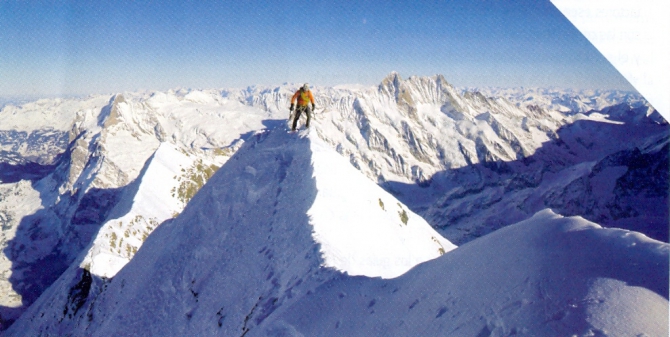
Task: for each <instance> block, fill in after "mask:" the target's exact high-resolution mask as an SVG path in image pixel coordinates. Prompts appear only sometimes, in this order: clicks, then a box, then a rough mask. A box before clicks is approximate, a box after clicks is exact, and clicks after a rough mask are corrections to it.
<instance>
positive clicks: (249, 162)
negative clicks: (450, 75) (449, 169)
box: [8, 127, 455, 336]
mask: <svg viewBox="0 0 670 337" xmlns="http://www.w3.org/2000/svg"><path fill="white" fill-rule="evenodd" d="M307 134H308V132H301V134H300V135H298V134H288V133H287V132H286V128H285V127H278V128H276V129H274V130H273V131H269V132H262V133H257V134H256V135H254V136H253V137H252V138H251V139H249V140H248V141H247V142H246V143H245V145H244V146H243V147H242V148H241V149H240V150H239V151H238V152H237V153H236V154H235V155H234V156H233V157H232V158H231V159H230V160H229V161H228V162H227V163H226V164H225V165H224V166H223V167H222V168H221V169H220V170H219V171H218V172H217V174H216V175H214V177H212V179H210V180H209V182H208V183H207V184H206V186H205V187H204V188H203V189H202V190H201V191H200V193H198V194H197V195H196V196H195V197H194V198H193V200H192V202H191V203H189V204H188V206H187V207H186V208H185V209H184V211H183V212H182V213H181V214H180V215H179V216H178V217H177V218H175V219H172V220H169V221H167V222H165V223H163V224H162V225H160V226H159V227H158V228H157V229H156V230H155V231H154V233H153V234H151V235H150V236H149V238H148V239H147V241H146V242H145V244H144V245H143V246H142V248H141V249H140V250H139V252H138V253H137V254H136V256H135V257H134V258H133V259H132V260H131V261H130V263H128V264H127V265H126V266H125V267H124V268H123V269H121V270H120V271H119V273H118V274H117V275H116V276H114V278H113V279H112V280H111V281H108V280H106V279H104V278H100V277H99V276H97V275H95V273H93V271H94V269H91V271H90V272H89V271H88V270H86V269H80V268H79V267H78V266H76V265H73V266H71V267H70V268H69V269H68V270H67V271H66V272H65V273H64V274H63V275H62V276H61V277H60V278H59V280H58V281H56V283H54V285H53V286H52V287H50V288H49V289H48V290H47V292H45V294H44V295H43V296H42V297H41V298H40V299H39V300H38V301H37V302H35V304H33V305H32V306H31V307H30V308H29V311H28V312H26V313H25V314H24V315H23V316H22V317H23V318H25V320H23V319H22V320H20V321H18V322H17V323H16V324H15V325H13V326H12V328H11V330H9V331H8V333H9V334H10V335H17V336H18V335H33V334H35V333H46V334H57V335H60V334H73V335H91V334H93V335H110V334H111V335H118V334H121V335H126V334H129V333H132V334H140V335H146V334H149V335H157V334H158V335H183V334H192V333H195V334H197V335H200V334H205V335H210V334H213V333H214V334H216V333H223V334H226V335H231V334H240V333H244V332H245V331H247V330H251V329H254V327H255V326H257V325H259V324H260V323H262V321H263V320H264V319H266V318H267V317H269V316H270V315H271V314H272V313H273V312H274V311H275V310H279V309H280V308H281V307H282V306H283V305H284V304H286V303H292V302H293V301H295V300H296V299H297V298H299V297H301V296H302V295H304V294H305V293H306V292H307V291H309V290H310V289H313V288H314V287H316V286H317V285H318V284H321V283H322V282H324V281H325V280H327V279H330V278H332V277H333V276H335V275H340V274H339V273H337V272H336V270H337V271H341V272H344V273H347V274H352V275H366V276H371V277H378V276H382V277H389V276H398V275H400V274H402V273H404V272H406V271H407V270H408V269H410V268H411V267H413V266H415V265H416V264H418V263H420V262H423V261H426V260H428V259H433V258H436V257H439V256H441V255H443V254H445V253H447V252H448V251H450V250H452V249H454V248H455V246H454V245H452V244H451V243H449V241H447V240H445V239H444V238H442V237H441V236H440V235H439V234H438V233H437V232H435V231H434V230H433V229H432V228H430V226H429V225H428V224H427V223H426V222H425V221H423V220H422V219H421V218H420V217H418V216H416V215H415V214H413V213H412V212H411V211H409V210H408V209H407V208H406V207H404V206H403V205H402V204H400V203H399V202H398V201H397V200H395V199H394V198H393V197H392V196H391V195H390V194H388V193H387V192H385V191H384V190H382V189H381V188H380V187H378V186H377V185H375V184H374V183H373V182H371V181H369V180H367V179H365V178H363V177H362V176H361V174H360V173H359V172H358V171H356V170H354V169H353V168H351V167H350V166H348V164H347V163H346V161H345V160H344V159H342V158H340V156H339V155H338V154H337V153H336V152H335V151H333V150H332V149H329V148H328V147H327V146H325V145H324V144H323V143H321V142H322V141H321V140H320V139H318V138H317V137H315V136H308V135H307ZM157 157H158V156H157ZM326 168H327V169H326ZM354 184H355V185H357V186H358V187H359V189H357V190H356V191H352V190H350V187H351V186H352V185H354ZM351 193H356V194H357V195H356V196H355V197H353V198H354V199H350V200H347V199H346V196H347V195H350V194H351ZM361 201H363V202H361ZM382 203H383V204H382ZM100 235H102V231H101V234H100ZM342 238H344V239H345V240H344V241H343V240H341V239H342ZM87 258H88V257H86V258H85V260H84V261H86V259H87ZM147 287H149V288H151V289H153V290H150V291H147V289H148V288H147ZM168 298H170V301H171V302H172V301H175V300H176V301H177V302H172V305H166V304H159V303H161V302H163V301H165V300H167V299H168ZM157 305H158V306H160V307H161V308H163V309H161V310H164V311H163V314H160V315H154V314H151V312H153V310H154V309H155V308H156V306H157ZM184 310H186V311H185V312H184ZM147 315H149V316H147ZM109 319H111V320H109ZM212 319H214V320H212ZM150 321H151V323H150ZM204 322H207V323H206V324H205V323H204ZM183 324H186V325H183ZM196 326H200V328H198V329H201V330H200V331H199V332H196V330H192V329H193V327H196Z"/></svg>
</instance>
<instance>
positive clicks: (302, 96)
mask: <svg viewBox="0 0 670 337" xmlns="http://www.w3.org/2000/svg"><path fill="white" fill-rule="evenodd" d="M296 99H297V100H298V106H297V107H296V106H295V103H296ZM310 103H312V106H310V105H309V104H310ZM294 108H295V117H293V127H292V128H291V131H295V127H296V126H297V125H298V119H299V118H300V114H302V113H303V112H304V113H305V114H307V123H305V127H309V121H310V119H311V117H312V111H314V109H316V105H315V104H314V96H312V92H311V91H309V86H308V85H307V83H305V85H303V86H302V87H301V88H300V90H298V91H296V92H295V94H294V95H293V98H291V112H293V109H294Z"/></svg>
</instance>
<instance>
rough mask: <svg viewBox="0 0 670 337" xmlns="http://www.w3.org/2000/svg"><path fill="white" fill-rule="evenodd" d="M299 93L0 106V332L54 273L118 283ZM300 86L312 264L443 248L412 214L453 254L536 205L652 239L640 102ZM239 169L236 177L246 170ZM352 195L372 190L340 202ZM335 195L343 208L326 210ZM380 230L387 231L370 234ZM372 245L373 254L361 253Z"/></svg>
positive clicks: (368, 266)
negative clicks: (306, 112) (305, 114)
mask: <svg viewBox="0 0 670 337" xmlns="http://www.w3.org/2000/svg"><path fill="white" fill-rule="evenodd" d="M298 87H299V85H297V84H284V85H281V86H278V87H262V86H250V87H248V88H245V89H216V90H194V89H179V90H169V91H167V92H136V93H122V94H118V95H113V96H109V95H108V96H102V95H98V96H90V97H86V98H79V99H43V100H39V101H36V102H30V103H25V104H16V105H7V106H4V107H3V108H2V110H0V180H1V181H2V183H0V230H1V232H0V234H1V235H0V249H2V251H1V252H2V254H0V294H1V295H2V296H0V300H1V301H0V320H2V322H0V324H2V326H0V329H4V328H5V327H6V326H7V325H8V324H9V323H11V321H12V320H13V319H15V318H17V317H18V316H19V315H21V313H22V312H23V311H24V310H26V308H27V307H28V306H30V305H31V303H33V301H35V300H37V298H38V297H39V296H40V295H41V294H42V292H43V291H44V290H45V289H47V288H48V287H49V286H50V285H51V284H52V283H53V282H54V281H56V279H58V278H59V276H61V274H63V272H65V271H66V270H69V271H68V272H66V274H63V277H65V279H67V280H68V281H67V282H70V281H72V282H75V280H77V281H76V282H75V283H72V284H70V283H68V285H67V286H64V288H63V287H61V288H60V289H73V288H72V287H75V286H76V289H80V288H81V289H83V288H85V287H83V286H82V285H77V284H79V281H81V282H83V284H86V283H87V282H89V281H88V280H90V282H92V283H95V284H97V283H96V282H98V281H100V280H105V279H108V278H112V279H117V276H116V275H117V272H119V271H122V270H124V268H125V267H124V266H125V265H126V264H127V263H128V262H129V261H131V260H132V259H133V258H134V256H135V254H136V253H137V251H138V249H140V247H141V246H142V245H143V243H144V241H146V240H149V241H151V239H150V238H151V235H150V234H151V232H152V231H153V230H154V229H156V228H160V227H159V226H158V225H159V224H161V223H164V224H166V225H167V224H170V223H171V221H173V220H170V219H172V218H174V217H176V216H177V215H178V214H179V213H181V212H182V211H183V208H184V206H185V205H187V204H188V203H189V201H190V200H191V198H192V197H193V196H194V195H195V194H196V192H197V191H198V189H199V188H200V187H201V186H203V185H204V184H205V183H206V182H207V181H208V179H209V178H210V177H211V176H212V174H213V172H214V171H216V169H217V168H218V167H220V166H221V165H223V164H225V163H226V162H227V161H229V160H230V158H231V156H233V155H234V154H235V153H236V151H238V149H240V148H244V149H247V148H248V146H256V147H259V146H260V144H261V143H260V142H259V141H261V140H262V139H265V138H264V137H265V136H258V135H259V133H258V131H259V130H262V129H276V128H278V127H282V126H283V125H285V123H286V118H287V117H288V115H289V111H288V107H289V100H290V97H291V95H292V94H293V93H294V92H295V90H296V89H297V88H298ZM312 91H313V93H314V96H315V99H316V103H317V104H316V105H317V110H316V112H315V115H314V120H313V123H312V130H311V132H313V134H311V135H310V151H311V157H310V158H312V159H315V158H316V159H315V160H314V162H313V165H312V166H311V169H312V170H313V171H314V172H317V171H321V172H325V173H315V175H314V177H315V180H314V184H315V186H316V187H315V188H316V189H317V190H318V191H319V192H318V193H317V196H320V197H317V198H315V199H314V205H313V207H312V208H310V213H309V214H308V215H307V217H308V218H309V219H311V220H310V221H312V220H313V221H314V224H315V225H314V228H315V229H316V228H321V229H322V230H323V231H321V232H319V231H316V230H315V232H314V233H315V235H314V236H313V237H312V239H313V240H315V241H314V242H316V244H317V245H319V247H321V248H324V250H323V251H322V252H323V254H322V257H321V258H322V261H321V262H320V263H319V265H323V266H328V267H331V268H332V269H336V270H341V271H346V272H347V273H349V274H356V275H359V274H361V275H371V276H382V277H392V276H397V275H399V274H401V273H403V272H405V271H406V270H407V269H408V268H410V267H411V266H413V265H414V264H415V263H417V261H420V260H424V259H425V258H428V257H429V256H433V254H435V253H436V252H437V253H441V252H442V251H445V252H446V251H448V250H449V245H447V244H445V242H443V241H441V240H442V239H441V238H440V237H439V236H434V235H433V234H430V233H432V232H431V231H428V232H426V231H425V230H423V229H421V230H418V229H417V228H424V227H425V226H418V227H416V226H414V225H412V224H417V223H423V221H422V220H419V219H420V218H419V217H418V216H416V215H415V213H416V214H419V215H421V216H422V217H423V218H424V219H426V221H428V223H429V224H430V225H431V226H432V227H433V228H434V229H436V230H437V231H438V232H439V233H440V234H442V235H444V236H445V237H447V238H448V239H449V240H450V241H451V242H454V243H457V244H463V243H466V242H469V241H472V240H474V239H476V238H477V237H480V236H483V235H487V234H488V233H491V232H493V231H495V230H497V229H499V228H502V227H505V226H508V225H510V224H513V223H515V222H518V221H522V220H524V219H528V218H529V217H531V216H532V215H533V214H535V213H536V212H538V211H540V210H543V209H545V208H552V209H553V210H554V211H555V212H557V213H559V214H561V215H566V216H571V215H578V216H583V217H584V218H587V219H588V220H590V221H594V222H597V223H599V224H601V225H604V226H606V227H621V228H626V229H632V230H638V231H641V232H644V233H645V234H647V235H649V236H651V237H653V238H656V239H659V240H662V241H667V223H668V209H667V207H665V206H666V205H667V201H668V193H667V191H668V181H669V180H670V179H668V175H667V171H668V166H667V163H668V160H667V158H668V153H669V152H668V150H667V147H668V146H669V144H670V132H669V131H668V130H669V129H668V124H667V121H665V120H663V118H662V117H660V116H659V115H658V113H657V112H656V111H655V110H654V109H653V108H651V107H650V106H649V105H648V104H647V103H646V102H644V100H643V99H641V97H639V95H635V94H630V93H617V92H605V91H593V92H588V91H580V92H571V91H564V90H548V89H514V90H497V91H496V90H488V91H487V90H486V89H478V90H466V91H463V90H462V89H456V88H454V87H453V86H451V85H450V84H449V83H448V82H447V81H446V79H444V77H442V76H440V75H436V76H431V77H416V76H412V77H409V78H407V79H403V78H401V77H400V75H399V74H398V73H392V74H390V75H389V76H388V77H387V78H385V79H383V80H382V81H381V83H380V85H378V86H373V87H364V86H353V85H346V86H336V87H332V88H326V87H320V86H318V85H315V86H313V88H312ZM263 134H264V133H263ZM257 137H260V138H259V139H256V138H257ZM268 139H270V138H268ZM248 142H252V143H253V144H256V145H251V144H247V143H248ZM318 144H320V145H318ZM321 147H322V148H323V149H322V150H324V151H321V150H320V148H321ZM327 148H330V149H334V150H335V151H336V152H337V153H339V155H340V156H342V157H344V159H342V158H338V160H337V161H333V162H332V163H331V162H330V160H331V159H334V158H336V157H334V156H332V154H333V153H332V152H328V151H329V150H328V151H326V149H327ZM247 152H249V151H247ZM322 154H325V155H323V156H322ZM318 158H322V159H318ZM312 159H310V160H312ZM238 160H239V159H238ZM343 160H344V162H343ZM326 162H327V163H328V164H324V163H326ZM346 162H348V163H349V164H347V163H346ZM247 166H248V167H244V168H243V169H244V170H243V171H241V172H244V173H243V175H244V176H245V177H247V176H248V177H249V178H250V179H251V177H252V176H253V175H254V174H259V172H261V171H259V170H258V167H257V165H256V166H255V165H247ZM331 167H332V168H335V167H337V172H340V173H341V174H342V175H344V176H346V177H348V178H346V179H340V180H338V181H337V182H335V181H330V180H324V179H319V178H318V177H323V176H329V175H330V170H331ZM269 169H270V171H272V170H274V169H276V168H269ZM356 171H358V172H360V173H362V174H363V175H364V176H366V177H367V178H369V180H365V179H363V178H362V177H361V176H360V175H358V174H353V173H352V172H356ZM344 172H349V173H346V174H345V173H344ZM350 173H351V174H350ZM370 182H376V183H377V185H378V186H379V187H381V188H383V189H384V191H385V192H384V191H381V192H384V193H390V194H384V193H381V192H379V191H380V190H378V188H377V185H375V184H372V185H370ZM329 183H330V185H329ZM331 185H333V186H331ZM345 186H346V188H345ZM358 189H361V190H365V191H368V192H370V191H372V192H374V193H372V192H370V193H372V194H374V195H376V196H374V197H372V196H370V195H371V194H369V193H361V194H360V195H358V194H357V195H355V196H351V193H349V192H350V191H351V190H358ZM258 190H259V191H265V190H264V189H263V188H260V187H259V188H258ZM245 191H246V190H245ZM338 191H339V192H338ZM283 192H285V190H283ZM283 192H282V193H283ZM378 192H379V193H378ZM245 193H246V192H245ZM258 193H261V192H258ZM263 193H264V192H263ZM326 195H330V198H324V196H326ZM394 198H395V199H398V201H394ZM238 199H239V198H236V199H234V200H233V201H231V202H232V204H233V205H236V202H238V201H239V200H238ZM324 200H328V202H324ZM336 201H339V203H337V205H338V207H339V208H337V209H340V208H345V209H346V211H340V212H335V214H329V213H328V212H331V211H332V210H333V209H335V208H333V207H331V206H332V205H331V204H333V203H336ZM349 201H351V203H350V202H349ZM370 206H374V207H372V208H370ZM227 207H229V206H227ZM317 209H318V210H319V211H317ZM360 209H363V210H364V211H363V212H362V213H361V212H359V210H360ZM373 209H374V212H372V210H373ZM411 211H414V212H415V213H412V212H411ZM325 214H329V215H327V216H326V215H325ZM268 216H270V215H268ZM263 219H265V218H263ZM361 219H367V220H365V221H367V222H366V223H371V224H372V225H370V226H367V227H364V228H367V229H368V230H369V231H368V232H362V233H363V234H364V235H363V236H359V237H350V236H348V235H344V234H343V233H345V232H346V233H349V232H357V231H356V230H354V229H352V228H350V227H349V226H356V225H355V224H357V223H358V222H357V221H361ZM370 219H379V221H377V220H370ZM257 220H258V219H257ZM405 220H407V224H405ZM175 221H176V220H175ZM389 221H390V222H393V223H394V225H392V226H385V225H384V224H386V223H387V222H389ZM398 221H399V222H398ZM331 223H333V224H334V223H338V226H335V225H333V224H331ZM324 224H331V225H324ZM324 226H325V227H324ZM375 226H376V227H375ZM168 227H169V226H168ZM340 227H341V229H343V230H344V229H345V228H348V229H347V230H346V231H341V230H340ZM372 228H375V229H374V230H372ZM330 229H336V230H335V232H332V231H330ZM317 232H318V233H320V234H318V233H317ZM370 233H375V234H374V235H373V234H370ZM382 233H384V234H382ZM317 234H318V235H317ZM428 234H430V235H428ZM370 235H372V236H374V237H380V238H384V240H388V242H387V243H382V242H384V240H377V241H374V242H372V241H369V240H368V239H367V236H370ZM426 236H430V238H431V240H430V242H431V243H430V244H426V245H423V244H421V245H419V246H420V248H412V253H411V254H409V255H411V256H414V258H407V259H406V258H405V255H407V254H408V253H407V252H405V251H403V249H400V248H398V249H395V250H392V251H390V252H387V253H388V254H391V255H389V256H394V264H393V266H392V267H391V266H390V265H389V264H387V262H388V261H384V260H383V259H382V260H383V261H381V263H380V262H379V261H376V260H375V259H376V257H375V256H376V255H374V254H368V250H374V251H377V250H379V251H381V252H384V251H385V250H384V249H386V248H388V246H397V247H405V246H408V247H409V246H411V247H416V243H417V242H415V240H414V239H412V238H425V237H426ZM433 237H435V240H433V239H432V238H433ZM421 240H423V239H421ZM421 240H419V241H421ZM377 244H378V245H380V246H379V247H377V246H375V245H377ZM341 247H346V249H342V248H341ZM373 247H374V248H373ZM140 251H141V250H140ZM393 254H395V255H393ZM413 254H414V255H413ZM361 256H365V258H363V257H361ZM68 268H71V269H68ZM82 270H87V272H85V273H84V272H83V271H82ZM73 273H74V274H73ZM77 273H79V274H77ZM66 275H67V276H66ZM59 282H61V283H60V284H61V286H62V282H66V281H59ZM67 282H66V283H67ZM100 282H102V281H100ZM105 282H107V281H105ZM105 282H102V283H104V284H106V283H105ZM113 282H114V281H112V283H113ZM54 286H55V285H54ZM55 287H56V286H55ZM82 287H83V288H82ZM76 289H75V290H72V294H70V290H67V292H68V294H69V295H68V296H70V295H71V296H70V298H74V299H75V300H73V301H74V302H72V303H70V304H71V305H72V306H70V308H75V307H77V306H78V304H77V303H78V302H81V301H84V300H83V298H88V295H86V296H84V295H83V294H80V295H77V294H78V293H79V292H78V290H76ZM91 289H98V288H95V286H93V287H92V288H91ZM52 295H53V294H52ZM72 296H74V297H72ZM91 296H92V295H91ZM84 302H85V301H84ZM84 302H82V303H84ZM81 305H84V304H81ZM68 310H70V309H68ZM71 310H74V309H71ZM66 311H67V310H66ZM68 312H70V313H72V315H74V313H73V311H68Z"/></svg>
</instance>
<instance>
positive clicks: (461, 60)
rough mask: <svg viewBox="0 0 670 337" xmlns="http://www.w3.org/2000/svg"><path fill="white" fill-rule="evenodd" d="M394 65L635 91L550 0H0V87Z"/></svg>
mask: <svg viewBox="0 0 670 337" xmlns="http://www.w3.org/2000/svg"><path fill="white" fill-rule="evenodd" d="M392 71H397V72H398V73H400V75H401V76H402V77H409V76H412V75H418V76H430V75H435V74H442V75H444V76H445V77H446V79H447V80H448V81H449V82H450V83H452V84H453V85H455V86H458V87H483V86H497V87H519V86H524V87H558V88H575V89H623V90H633V89H632V87H631V86H630V84H629V83H628V82H627V81H626V80H625V79H624V78H623V77H622V76H621V75H620V74H619V73H618V72H617V71H616V70H615V69H614V68H613V67H612V66H611V65H610V64H609V62H607V60H606V59H605V58H604V57H603V56H602V55H600V53H599V52H598V51H597V50H596V49H595V48H594V47H593V46H592V45H591V44H590V43H589V42H588V40H587V39H586V38H585V37H584V36H583V35H582V34H581V33H580V32H579V31H578V30H577V29H576V28H574V26H573V25H572V24H571V23H570V22H569V21H568V20H567V19H566V18H565V17H564V16H563V15H562V14H561V13H560V12H559V11H558V9H556V8H555V7H554V6H553V5H552V4H551V3H550V2H549V1H548V0H533V1H530V0H521V1H494V0H476V1H464V0H462V1H392V2H390V1H337V2H336V1H56V0H51V1H46V0H45V1H38V0H35V1H22V0H0V96H19V95H30V96H40V95H43V96H46V95H79V94H91V93H114V92H122V91H137V90H167V89H170V88H180V87H181V88H200V89H205V88H244V87H247V86H250V85H270V86H272V85H280V84H282V83H286V82H288V83H302V82H309V83H310V84H312V85H313V86H315V85H316V86H333V85H338V84H353V83H358V84H364V85H374V84H378V83H379V82H381V80H382V79H383V78H384V77H385V76H386V75H388V74H389V73H390V72H392Z"/></svg>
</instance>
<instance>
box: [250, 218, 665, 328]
mask: <svg viewBox="0 0 670 337" xmlns="http://www.w3.org/2000/svg"><path fill="white" fill-rule="evenodd" d="M669 252H670V245H668V244H666V243H661V242H658V241H655V240H651V239H649V238H647V237H646V236H644V235H641V234H638V233H635V232H629V231H625V230H618V229H603V228H601V227H600V226H598V225H596V224H593V223H591V222H588V221H585V220H584V219H582V218H579V217H572V218H564V217H561V216H559V215H556V214H554V213H553V212H551V211H550V210H545V211H542V212H539V213H537V214H536V215H535V216H533V217H532V218H531V219H528V220H526V221H523V222H521V223H518V224H515V225H512V226H508V227H505V228H503V229H501V230H498V231H496V232H494V233H492V234H490V235H487V236H485V237H482V238H479V239H477V240H474V241H471V242H469V243H467V244H465V245H463V246H461V247H459V248H458V249H456V250H454V251H452V252H450V253H448V254H446V255H445V256H443V257H441V258H439V259H436V260H432V261H429V262H426V263H423V264H421V265H419V266H417V267H416V268H414V269H412V270H411V271H409V272H408V273H406V274H404V275H402V276H401V277H398V278H396V279H391V280H380V279H370V278H364V277H347V276H343V277H340V278H338V279H335V280H332V281H329V282H327V283H325V284H323V285H321V286H320V287H319V288H317V289H316V290H315V291H314V292H313V293H311V294H308V295H307V296H305V297H303V298H302V299H300V300H299V301H298V302H296V303H294V304H292V305H291V307H290V308H288V309H286V310H285V311H283V312H282V313H280V314H278V315H276V316H273V317H272V318H271V319H268V320H266V321H265V322H264V323H263V326H262V329H260V330H261V331H256V333H255V334H252V335H256V336H263V335H267V336H360V335H366V336H510V335H522V336H667V335H668V262H669V261H668V257H669V256H668V255H669Z"/></svg>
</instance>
